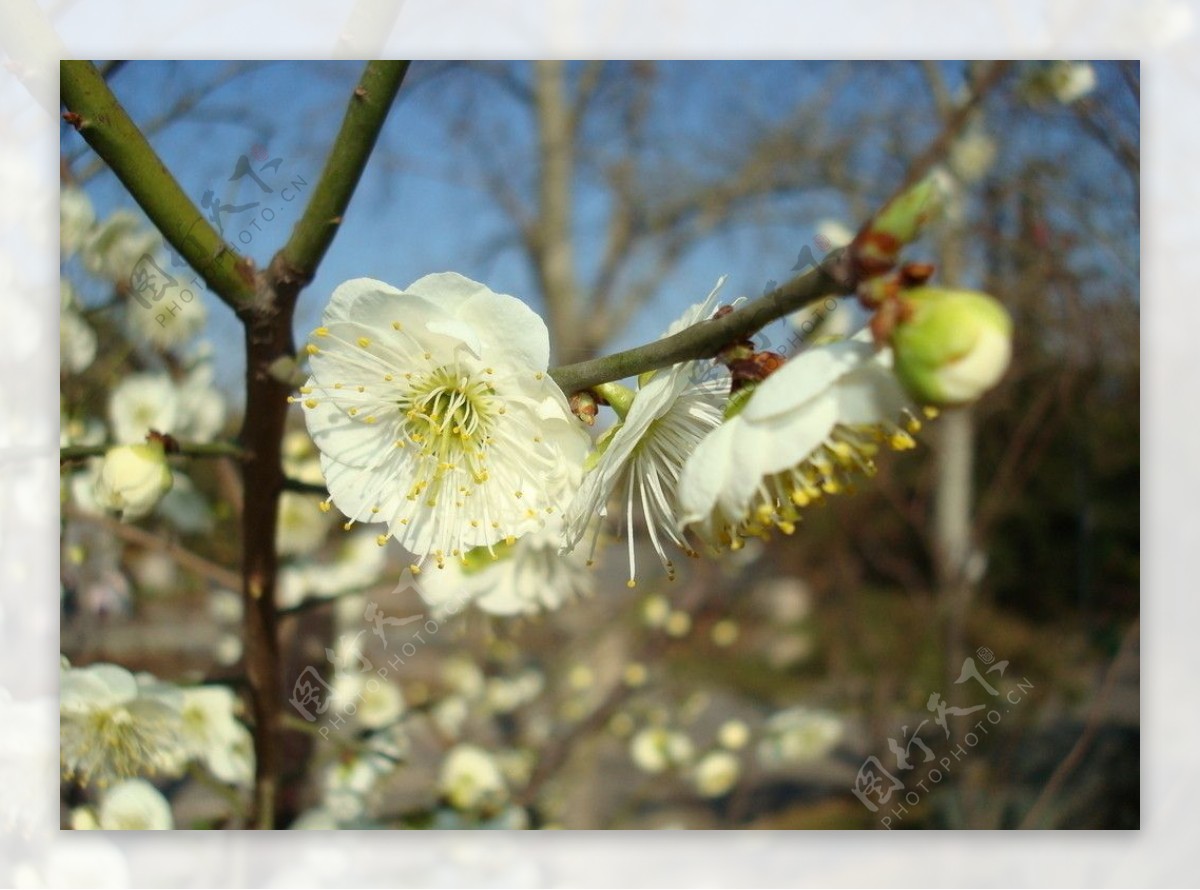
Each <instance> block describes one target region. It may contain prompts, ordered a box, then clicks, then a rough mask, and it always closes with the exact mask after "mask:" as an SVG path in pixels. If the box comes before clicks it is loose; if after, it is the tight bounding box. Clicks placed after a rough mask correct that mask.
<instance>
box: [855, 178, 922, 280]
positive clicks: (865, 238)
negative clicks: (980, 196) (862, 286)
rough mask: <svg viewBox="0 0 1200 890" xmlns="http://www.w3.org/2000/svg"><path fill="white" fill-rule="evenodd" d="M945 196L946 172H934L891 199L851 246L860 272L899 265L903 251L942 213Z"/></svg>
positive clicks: (874, 272)
mask: <svg viewBox="0 0 1200 890" xmlns="http://www.w3.org/2000/svg"><path fill="white" fill-rule="evenodd" d="M945 198H946V184H945V181H944V174H940V173H936V172H935V173H931V174H929V175H928V176H926V177H925V178H924V179H922V180H921V181H920V182H918V183H916V184H915V185H913V186H911V187H910V188H908V189H905V190H904V191H903V192H901V193H900V194H899V195H897V196H896V197H895V198H893V199H892V200H890V201H888V203H887V204H886V205H885V206H884V208H883V209H882V210H880V211H879V215H878V216H876V217H875V218H874V219H873V220H871V222H870V223H868V224H867V226H866V228H864V229H863V230H862V231H861V232H859V233H858V236H857V237H856V238H855V239H854V241H853V243H852V244H851V246H850V250H851V254H852V256H853V257H854V263H855V266H856V268H857V270H858V272H859V275H860V276H861V277H863V278H871V277H874V276H876V275H882V274H883V273H884V272H886V271H888V270H889V269H891V268H892V267H893V266H894V265H896V260H897V259H898V257H899V256H900V250H901V249H902V248H903V247H904V246H905V245H906V244H910V243H912V242H913V241H915V240H917V237H918V236H919V235H920V234H921V229H922V227H923V226H924V225H925V223H927V222H928V221H929V220H931V219H933V218H935V217H936V216H937V215H938V214H939V213H941V210H942V206H943V204H944V203H945Z"/></svg>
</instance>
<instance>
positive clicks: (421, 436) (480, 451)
mask: <svg viewBox="0 0 1200 890" xmlns="http://www.w3.org/2000/svg"><path fill="white" fill-rule="evenodd" d="M494 395H495V390H493V389H492V388H491V387H490V386H489V385H488V384H487V383H485V382H484V381H483V380H478V379H471V378H470V377H468V376H466V375H460V374H459V373H457V371H456V369H454V368H450V367H441V368H438V369H437V370H435V371H432V372H431V373H429V374H427V375H424V376H423V377H422V378H420V379H418V380H416V381H415V382H414V383H413V385H412V388H411V389H410V390H409V392H408V393H407V394H405V396H404V397H403V398H401V399H399V400H398V402H397V405H398V407H399V409H400V413H401V415H402V417H403V420H402V421H401V424H402V426H403V428H404V431H405V433H407V437H408V439H409V441H411V442H412V443H413V444H415V445H416V446H417V447H418V448H419V449H420V453H421V456H422V457H426V458H433V459H434V460H435V461H436V462H437V467H436V469H435V476H441V475H442V474H443V473H445V472H446V471H448V470H452V469H462V468H464V466H463V465H464V463H465V464H466V467H465V468H466V469H470V470H471V472H472V475H474V476H476V477H477V478H476V481H480V482H481V481H483V480H482V479H479V478H478V477H479V476H480V475H481V474H483V475H486V471H485V470H484V465H483V458H484V448H485V446H486V444H487V442H488V439H489V435H488V434H489V432H490V431H491V428H492V423H493V420H494V417H495V415H496V414H498V413H502V412H498V411H496V410H495V406H494V403H493V400H492V396H494Z"/></svg>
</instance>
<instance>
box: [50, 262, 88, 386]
mask: <svg viewBox="0 0 1200 890" xmlns="http://www.w3.org/2000/svg"><path fill="white" fill-rule="evenodd" d="M96 346H97V340H96V332H95V331H94V330H93V329H92V326H91V325H90V324H88V322H87V319H85V318H84V317H83V315H82V313H80V311H79V306H78V301H77V300H76V299H75V294H74V291H73V290H72V288H71V285H70V283H69V282H68V281H66V280H65V279H64V280H63V281H62V282H61V283H60V305H59V316H58V347H59V352H58V357H59V365H60V366H61V367H62V368H63V370H66V371H69V372H70V373H72V374H79V373H81V372H83V371H85V370H87V368H88V366H89V365H90V364H91V363H92V362H93V361H94V360H95V358H96Z"/></svg>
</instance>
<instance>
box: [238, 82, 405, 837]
mask: <svg viewBox="0 0 1200 890" xmlns="http://www.w3.org/2000/svg"><path fill="white" fill-rule="evenodd" d="M407 70H408V63H407V62H368V63H367V66H366V69H365V70H364V72H363V75H362V77H361V78H360V79H359V82H358V84H357V86H355V88H354V92H353V94H352V96H351V99H350V102H349V107H348V108H347V110H346V115H345V117H344V118H343V120H342V126H341V129H340V130H339V131H338V135H337V138H336V139H335V140H334V143H333V146H332V148H331V149H330V152H329V157H328V159H327V160H326V162H325V167H324V169H323V170H322V171H321V177H320V179H319V180H318V182H317V185H316V187H315V188H314V189H313V193H312V197H311V199H310V200H309V203H308V206H307V207H306V208H305V209H304V213H303V215H302V216H301V218H300V221H299V222H298V223H297V224H296V227H295V228H294V229H293V230H292V234H291V237H290V238H289V239H288V242H287V244H286V245H285V246H284V247H283V248H282V249H281V250H280V251H279V252H278V253H276V254H275V256H274V258H272V260H271V263H270V266H269V267H268V268H267V269H266V270H265V272H263V273H262V274H260V275H259V276H258V278H259V288H258V292H259V298H258V299H256V300H255V301H253V302H252V303H250V304H247V305H246V306H243V307H242V308H241V309H240V310H239V312H238V317H239V318H241V320H242V322H243V324H244V325H245V329H246V411H245V421H244V423H243V425H242V432H241V437H240V439H241V441H242V442H243V443H244V445H245V448H246V450H247V457H246V460H245V462H244V464H243V472H242V478H243V480H244V483H245V484H244V492H245V496H244V504H243V510H242V548H243V550H242V552H243V554H244V556H243V559H242V590H243V593H242V601H243V605H244V609H245V621H246V625H245V637H246V638H245V652H246V677H247V679H248V681H249V698H250V706H251V710H252V712H253V716H254V725H255V733H254V754H255V758H256V762H257V766H256V769H257V772H256V775H255V779H254V827H255V828H260V829H262V828H274V827H275V821H276V798H277V796H278V794H279V782H280V775H281V770H280V760H281V751H280V746H279V741H278V733H279V729H280V714H281V712H282V710H283V708H282V702H283V700H284V696H285V692H284V688H283V671H282V662H281V660H280V655H279V634H278V611H277V609H276V606H275V581H276V576H277V574H278V569H279V555H278V553H277V552H276V550H275V530H276V526H277V523H278V520H279V497H280V495H281V494H282V492H283V490H284V485H285V482H284V474H283V467H282V461H281V453H280V445H281V442H282V441H283V433H284V427H285V425H286V421H287V412H288V401H287V399H288V395H289V393H290V391H291V387H290V385H289V384H287V383H285V382H281V381H280V380H278V379H277V378H276V376H275V375H273V374H272V373H271V368H272V366H273V365H274V364H275V362H276V361H278V359H279V358H281V357H291V356H293V355H295V351H296V349H295V343H294V341H293V338H292V316H293V313H294V311H295V308H296V299H297V297H298V296H299V293H300V291H301V290H302V289H303V288H304V286H305V285H306V284H308V282H309V281H311V280H312V277H313V275H314V274H316V271H317V267H318V265H319V264H320V262H321V259H322V258H323V257H324V256H325V252H326V251H327V250H328V249H329V245H330V244H331V243H332V241H333V238H334V236H335V235H336V234H337V231H338V228H339V226H340V224H341V221H342V214H343V213H344V212H345V209H346V207H347V205H348V204H349V202H350V198H351V196H352V195H353V193H354V188H355V186H356V185H357V184H358V181H359V179H360V177H361V176H362V171H363V168H364V167H366V164H367V161H368V159H369V158H370V154H371V149H372V147H373V146H374V145H375V142H376V140H377V139H378V137H379V132H380V130H381V129H382V127H383V123H384V121H385V120H386V118H387V113H388V110H389V109H390V107H391V104H392V100H393V99H394V98H395V96H396V91H397V90H398V89H399V88H400V82H401V80H402V79H403V77H404V73H405V72H406V71H407Z"/></svg>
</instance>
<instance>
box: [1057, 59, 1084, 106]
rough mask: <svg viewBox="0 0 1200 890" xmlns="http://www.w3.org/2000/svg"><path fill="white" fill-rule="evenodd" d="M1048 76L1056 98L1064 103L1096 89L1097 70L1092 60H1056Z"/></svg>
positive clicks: (1068, 102)
mask: <svg viewBox="0 0 1200 890" xmlns="http://www.w3.org/2000/svg"><path fill="white" fill-rule="evenodd" d="M1047 77H1048V80H1049V85H1050V90H1051V92H1052V93H1053V94H1054V98H1055V99H1057V100H1058V101H1059V102H1061V103H1062V104H1063V105H1069V104H1071V103H1072V102H1075V101H1076V100H1078V99H1082V98H1083V97H1084V96H1086V95H1087V94H1088V93H1090V92H1092V91H1093V90H1094V89H1096V70H1095V69H1094V68H1093V67H1092V64H1091V62H1066V61H1063V62H1055V63H1054V64H1053V65H1051V66H1050V71H1049V73H1048V75H1047Z"/></svg>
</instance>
